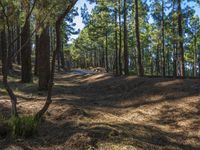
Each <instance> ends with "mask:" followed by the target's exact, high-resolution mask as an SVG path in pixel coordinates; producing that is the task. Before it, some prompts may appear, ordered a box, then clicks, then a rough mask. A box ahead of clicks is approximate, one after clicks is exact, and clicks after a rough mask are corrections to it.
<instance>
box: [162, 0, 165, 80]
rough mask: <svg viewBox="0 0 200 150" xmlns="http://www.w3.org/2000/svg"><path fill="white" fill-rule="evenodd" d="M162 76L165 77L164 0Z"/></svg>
mask: <svg viewBox="0 0 200 150" xmlns="http://www.w3.org/2000/svg"><path fill="white" fill-rule="evenodd" d="M161 25H162V27H161V30H162V76H163V77H165V21H164V0H162V21H161Z"/></svg>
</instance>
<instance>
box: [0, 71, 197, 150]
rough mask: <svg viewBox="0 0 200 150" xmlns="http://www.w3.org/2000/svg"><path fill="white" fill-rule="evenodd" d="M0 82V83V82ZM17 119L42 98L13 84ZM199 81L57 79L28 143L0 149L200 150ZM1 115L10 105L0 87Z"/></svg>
mask: <svg viewBox="0 0 200 150" xmlns="http://www.w3.org/2000/svg"><path fill="white" fill-rule="evenodd" d="M0 79H1V78H0ZM11 84H12V86H13V87H14V89H15V92H16V94H17V96H18V99H19V100H18V108H19V109H20V113H21V114H33V113H35V112H36V111H37V110H39V108H41V106H42V104H43V103H44V99H45V95H46V93H40V92H38V91H37V85H36V83H34V84H29V85H24V84H21V83H19V82H18V83H16V79H15V78H13V80H12V83H11ZM199 85H200V81H199V80H197V79H194V80H191V79H187V80H173V79H161V78H156V79H152V78H138V77H112V76H111V75H109V74H105V73H104V74H96V75H78V74H64V73H63V74H59V75H58V74H57V75H56V82H55V88H54V92H53V104H52V105H51V107H50V109H49V111H48V112H47V113H46V116H45V118H46V119H45V121H44V122H43V123H42V125H41V126H40V128H39V132H38V133H37V135H35V136H34V137H33V138H31V139H26V140H25V139H17V140H10V139H9V138H7V139H4V140H0V144H1V145H0V149H35V150H36V149H37V150H38V149H48V150H49V149H69V150H76V149H81V150H82V149H99V150H116V149H119V150H123V149H124V150H129V149H130V150H134V149H136V150H140V149H156V150H157V149H169V150H172V149H188V150H190V149H191V150H192V149H194V150H195V149H200V126H199V124H200V95H199V93H200V88H199ZM0 92H1V93H0V112H2V113H4V114H8V113H9V107H10V102H9V99H8V97H7V96H6V94H5V92H3V89H2V87H0Z"/></svg>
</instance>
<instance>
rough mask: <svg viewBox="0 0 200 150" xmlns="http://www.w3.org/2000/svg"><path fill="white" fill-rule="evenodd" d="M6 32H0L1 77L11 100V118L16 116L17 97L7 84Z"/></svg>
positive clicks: (8, 59)
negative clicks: (0, 51) (0, 53)
mask: <svg viewBox="0 0 200 150" xmlns="http://www.w3.org/2000/svg"><path fill="white" fill-rule="evenodd" d="M6 41H7V40H6V32H5V27H4V29H3V30H2V32H1V50H2V75H3V85H4V87H5V89H6V91H7V93H8V95H9V96H10V99H11V104H12V106H11V114H12V115H13V116H18V113H17V106H16V105H17V97H16V96H15V94H14V93H13V91H12V89H11V88H10V86H9V84H8V78H7V77H8V62H9V61H10V58H9V57H8V55H7V45H6V43H7V42H6Z"/></svg>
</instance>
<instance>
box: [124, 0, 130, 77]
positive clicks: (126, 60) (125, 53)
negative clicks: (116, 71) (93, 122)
mask: <svg viewBox="0 0 200 150" xmlns="http://www.w3.org/2000/svg"><path fill="white" fill-rule="evenodd" d="M126 3H127V2H126V0H124V73H125V75H129V68H128V64H129V60H128V31H127V21H126V20H127V4H126Z"/></svg>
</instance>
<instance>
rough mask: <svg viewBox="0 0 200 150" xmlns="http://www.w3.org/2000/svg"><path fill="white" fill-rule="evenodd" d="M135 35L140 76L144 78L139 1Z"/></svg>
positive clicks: (136, 10)
mask: <svg viewBox="0 0 200 150" xmlns="http://www.w3.org/2000/svg"><path fill="white" fill-rule="evenodd" d="M135 33H136V47H137V52H138V69H139V74H138V75H139V76H141V77H142V76H144V68H143V64H142V56H141V48H140V25H139V18H138V0H135Z"/></svg>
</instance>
